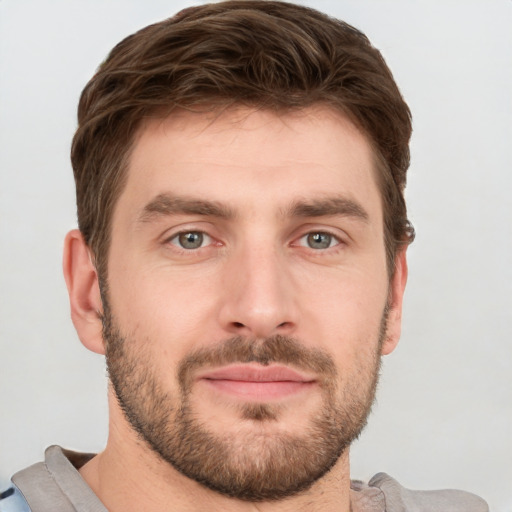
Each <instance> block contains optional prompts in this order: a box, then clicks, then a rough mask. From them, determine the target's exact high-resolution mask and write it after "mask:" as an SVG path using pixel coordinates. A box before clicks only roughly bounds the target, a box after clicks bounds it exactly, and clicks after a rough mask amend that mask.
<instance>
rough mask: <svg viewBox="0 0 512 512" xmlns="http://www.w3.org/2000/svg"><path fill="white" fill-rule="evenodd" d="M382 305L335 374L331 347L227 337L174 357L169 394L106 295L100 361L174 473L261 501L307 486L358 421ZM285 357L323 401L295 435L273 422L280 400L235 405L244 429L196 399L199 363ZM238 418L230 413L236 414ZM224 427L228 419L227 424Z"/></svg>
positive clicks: (371, 379) (374, 374)
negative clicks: (219, 425)
mask: <svg viewBox="0 0 512 512" xmlns="http://www.w3.org/2000/svg"><path fill="white" fill-rule="evenodd" d="M386 320H387V310H385V311H384V314H383V317H382V321H381V326H380V332H379V333H378V334H376V338H378V339H377V340H376V342H374V346H375V348H374V350H373V352H372V353H371V355H370V356H369V355H368V354H367V353H365V354H364V355H363V356H361V357H360V360H358V361H357V363H358V364H357V367H356V368H353V369H352V370H353V371H351V372H350V373H349V374H347V375H341V376H340V375H338V371H337V369H336V365H335V364H334V361H333V359H332V357H331V356H330V355H329V354H327V353H326V352H324V351H322V350H318V349H312V348H307V347H305V346H304V345H303V344H301V343H300V341H298V340H296V339H294V338H291V337H286V336H280V335H278V336H272V337H270V338H268V339H264V340H253V339H249V338H245V337H235V338H230V339H227V340H224V341H223V342H220V343H217V344H216V345H215V347H214V348H203V349H200V350H197V351H194V352H192V353H191V354H189V355H188V356H187V357H185V358H183V359H182V360H181V361H179V363H178V367H177V373H176V378H177V381H178V383H179V393H176V395H177V396H174V395H172V394H170V393H169V392H168V391H167V390H165V389H163V387H162V382H161V380H160V379H159V378H158V375H157V372H156V371H155V368H156V367H157V366H158V365H157V364H155V360H154V359H152V358H151V354H150V351H149V350H144V343H140V341H142V340H135V339H134V338H131V337H128V336H124V335H123V334H122V333H121V331H120V329H119V327H118V326H117V325H116V324H115V321H114V318H113V315H112V314H111V312H110V309H109V307H108V303H107V302H106V301H105V300H104V315H103V337H104V341H105V345H106V359H107V368H108V374H109V378H110V381H111V383H112V387H113V389H114V392H115V394H116V397H117V400H118V403H119V406H120V408H121V409H122V411H123V413H124V415H125V417H126V419H127V421H128V422H129V424H130V425H131V427H132V429H133V430H134V431H135V432H136V433H137V434H138V436H139V437H140V438H141V439H142V440H143V441H144V442H145V443H146V444H147V445H148V446H149V447H150V448H151V450H153V452H154V453H155V454H157V455H158V457H159V458H160V459H161V460H163V461H165V462H166V463H168V464H170V465H171V466H172V467H174V468H175V469H176V470H177V471H179V472H180V473H181V474H183V475H185V476H186V477H188V478H190V479H193V480H195V481H196V482H198V483H200V484H202V485H204V486H205V487H207V488H209V489H212V490H214V491H216V492H218V493H221V494H223V495H225V496H230V497H232V498H236V499H240V500H245V501H252V502H260V501H271V500H280V499H283V498H286V497H289V496H292V495H295V494H297V493H300V492H301V491H305V490H307V489H309V488H310V487H311V486H312V485H313V484H314V483H315V482H316V481H317V480H319V479H320V478H322V477H323V476H324V475H326V473H328V472H329V470H330V469H331V468H332V467H333V466H334V464H335V463H336V462H337V461H338V459H339V458H340V456H341V455H342V454H343V453H344V452H345V451H346V450H347V448H348V447H349V446H350V444H351V443H352V442H353V441H354V440H355V439H356V438H357V437H358V436H359V434H360V433H361V431H362V430H363V428H364V426H365V425H366V422H367V418H368V415H369V413H370V410H371V406H372V404H373V401H374V397H375V392H376V387H377V381H378V376H379V369H380V359H381V356H380V347H381V343H382V341H383V339H384V336H385V330H386ZM251 362H255V363H259V364H261V365H264V366H267V365H270V364H272V363H278V364H285V365H290V366H292V367H294V368H296V369H298V370H304V371H310V372H313V373H314V374H315V375H316V376H318V384H319V389H320V390H321V395H322V401H321V407H320V408H319V409H318V411H317V413H316V414H315V415H314V417H313V415H311V416H312V417H311V418H310V419H309V421H308V422H307V426H306V427H305V428H304V430H303V431H302V432H301V433H300V435H297V434H292V433H290V432H286V431H283V430H282V429H279V428H268V427H273V426H274V425H273V424H275V425H276V426H277V425H278V422H279V417H280V414H281V413H282V406H281V405H280V404H272V403H253V402H250V403H246V404H242V405H240V406H239V407H238V410H237V411H236V412H237V413H238V416H239V418H240V420H245V422H246V423H250V424H251V427H252V428H250V429H247V428H242V429H239V428H234V429H233V430H232V431H226V432H225V433H218V432H213V431H212V430H211V429H209V426H208V424H207V422H204V421H201V420H200V419H199V417H198V413H197V411H196V410H195V408H194V401H193V389H192V388H193V385H194V376H195V374H196V373H197V371H198V370H200V369H204V368H207V367H214V366H224V365H228V364H232V363H242V364H244V363H251ZM237 424H238V422H237ZM226 430H228V429H226Z"/></svg>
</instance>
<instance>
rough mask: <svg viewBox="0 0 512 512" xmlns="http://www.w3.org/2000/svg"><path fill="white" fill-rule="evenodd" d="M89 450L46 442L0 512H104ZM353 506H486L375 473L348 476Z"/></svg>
mask: <svg viewBox="0 0 512 512" xmlns="http://www.w3.org/2000/svg"><path fill="white" fill-rule="evenodd" d="M93 456H94V455H93V454H81V453H76V452H71V451H68V450H63V449H62V448H60V447H59V446H50V447H49V448H48V449H47V450H46V452H45V461H44V462H38V463H37V464H34V465H33V466H30V467H28V468H26V469H24V470H22V471H19V472H18V473H16V474H15V475H14V476H13V477H12V482H13V484H14V485H13V487H12V488H11V490H9V492H6V493H3V496H4V497H3V499H1V498H0V512H108V511H107V509H106V508H105V506H104V505H103V504H102V503H101V501H100V500H99V499H98V497H97V496H96V495H95V494H94V492H93V491H92V489H91V488H90V487H89V486H88V485H87V484H86V483H85V481H84V480H83V479H82V477H81V476H80V473H79V472H78V471H77V468H80V467H81V466H82V465H83V464H85V463H86V462H87V461H88V460H90V459H91V458H92V457H93ZM350 498H351V500H350V501H351V509H352V512H489V507H488V506H487V504H486V503H485V501H484V500H482V499H481V498H479V497H478V496H475V495H474V494H470V493H467V492H464V491H455V490H443V491H411V490H409V489H405V488H404V487H402V486H401V485H400V484H399V483H398V482H397V481H396V480H394V479H393V478H391V477H390V476H388V475H386V474H385V473H379V474H377V475H375V476H374V477H373V478H372V479H371V480H370V482H368V484H365V483H363V482H360V481H357V480H355V481H352V484H351V496H350Z"/></svg>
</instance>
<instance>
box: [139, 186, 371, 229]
mask: <svg viewBox="0 0 512 512" xmlns="http://www.w3.org/2000/svg"><path fill="white" fill-rule="evenodd" d="M281 213H282V216H283V217H328V216H343V217H352V218H355V219H359V220H362V221H364V222H368V219H369V216H368V213H367V212H366V210H365V209H364V208H363V207H362V206H361V205H360V204H359V203H357V202H356V201H353V200H352V199H348V198H346V197H340V196H335V197H327V198H324V199H315V200H311V201H306V200H298V201H294V202H293V203H292V204H291V205H290V206H289V207H288V208H286V209H284V210H282V211H281ZM180 214H181V215H200V216H205V217H217V218H220V219H227V220H230V219H233V218H234V217H235V216H236V214H235V211H234V210H232V209H231V208H229V207H228V206H226V205H224V204H222V203H219V202H217V201H206V200H202V199H193V198H187V197H182V196H175V195H172V194H168V193H167V194H159V195H158V196H156V197H155V198H154V199H152V200H151V201H150V202H149V203H147V204H146V205H145V206H144V208H143V210H142V212H141V215H140V216H139V219H138V221H139V222H140V223H145V222H150V221H152V220H154V219H156V218H159V217H165V216H169V215H180Z"/></svg>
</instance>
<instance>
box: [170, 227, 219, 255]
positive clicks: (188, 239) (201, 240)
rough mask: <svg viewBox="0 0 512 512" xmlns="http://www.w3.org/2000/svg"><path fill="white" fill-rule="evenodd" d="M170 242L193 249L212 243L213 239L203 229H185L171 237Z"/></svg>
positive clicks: (189, 249)
mask: <svg viewBox="0 0 512 512" xmlns="http://www.w3.org/2000/svg"><path fill="white" fill-rule="evenodd" d="M169 242H170V243H171V244H173V245H175V246H177V247H179V248H181V249H186V250H188V251H193V250H194V249H200V248H201V247H204V246H206V245H210V244H211V243H212V239H211V238H210V236H209V235H207V234H206V233H203V232H202V231H184V232H182V233H178V234H177V235H175V236H173V237H172V238H170V239H169Z"/></svg>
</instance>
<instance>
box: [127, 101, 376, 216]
mask: <svg viewBox="0 0 512 512" xmlns="http://www.w3.org/2000/svg"><path fill="white" fill-rule="evenodd" d="M374 168H375V165H374V158H373V153H372V149H371V146H370V144H369V143H368V141H367V138H366V137H365V136H364V135H363V134H362V133H361V132H360V130H358V128H357V127H356V126H355V125H354V124H353V123H351V122H350V121H349V120H348V119H347V118H346V117H344V116H343V115H341V114H340V113H339V112H337V111H334V110H333V109H329V108H327V107H322V106H317V107H314V108H308V109H304V110H301V111H297V112H287V113H284V114H277V113H274V112H268V111H264V110H253V109H249V108H242V107H240V108H232V109H228V110H225V111H222V112H220V113H219V112H216V113H209V114H199V113H191V112H185V111H177V112H174V113H173V114H172V115H171V116H169V117H167V118H164V119H149V120H146V121H145V122H144V123H143V125H142V126H141V128H140V130H139V133H138V136H137V138H136V140H135V143H134V146H133V149H132V152H131V155H130V160H129V164H128V176H127V183H126V187H125V189H124V191H123V193H122V194H121V197H120V203H125V204H126V203H128V204H131V206H132V207H133V208H137V207H140V206H141V205H142V203H144V201H149V200H151V199H152V198H154V197H157V196H158V195H160V194H162V193H172V194H178V195H186V196H190V195H193V196H195V197H206V198H208V199H211V200H218V201H221V202H222V201H225V200H227V201H229V202H230V203H231V206H233V207H235V208H241V209H245V210H247V209H249V208H256V209H258V207H259V208H260V209H261V208H263V207H264V206H265V205H267V204H268V203H269V202H273V203H274V204H275V205H276V207H277V205H278V203H281V206H282V203H285V202H286V201H288V202H289V201H290V200H293V199H296V198H297V197H302V196H315V195H316V196H318V197H321V196H322V195H324V196H325V195H332V194H333V193H342V194H344V195H348V196H350V195H357V196H358V197H357V199H358V200H359V201H363V202H368V203H377V204H376V206H377V208H378V210H380V197H379V194H378V191H377V186H376V180H375V169H374ZM255 198H258V201H255V200H254V199H255ZM305 198H307V197H305Z"/></svg>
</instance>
